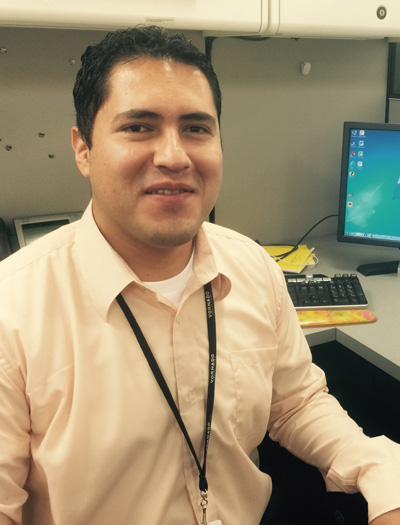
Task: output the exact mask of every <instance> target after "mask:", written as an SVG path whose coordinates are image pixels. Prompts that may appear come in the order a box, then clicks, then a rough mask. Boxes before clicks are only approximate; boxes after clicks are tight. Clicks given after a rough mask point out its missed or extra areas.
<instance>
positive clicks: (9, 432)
mask: <svg viewBox="0 0 400 525" xmlns="http://www.w3.org/2000/svg"><path fill="white" fill-rule="evenodd" d="M6 345H7V342H6V337H5V334H4V332H3V331H2V329H1V327H0V525H9V524H14V523H16V524H20V523H22V505H23V504H24V503H25V501H26V499H27V496H28V495H27V492H26V491H25V490H24V488H23V487H24V485H25V482H26V479H27V476H28V469H29V454H30V417H29V405H28V402H27V399H26V396H25V381H24V377H23V376H24V374H23V371H22V370H21V366H20V364H19V363H18V360H17V358H16V357H14V358H10V357H11V356H10V354H8V353H6V348H5V347H6Z"/></svg>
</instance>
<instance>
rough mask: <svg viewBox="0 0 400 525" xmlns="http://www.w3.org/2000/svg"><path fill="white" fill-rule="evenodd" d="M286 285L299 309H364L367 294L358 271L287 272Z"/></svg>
mask: <svg viewBox="0 0 400 525" xmlns="http://www.w3.org/2000/svg"><path fill="white" fill-rule="evenodd" d="M285 278H286V285H287V289H288V292H289V295H290V297H291V298H292V301H293V304H294V306H295V307H296V309H298V310H305V309H309V310H315V309H317V308H319V309H324V308H326V309H330V308H338V309H348V308H353V309H356V308H358V309H363V308H365V307H366V306H368V301H367V298H366V297H365V294H364V291H363V289H362V286H361V284H360V281H359V279H358V277H357V275H355V274H351V275H349V274H346V273H344V274H336V275H335V276H334V277H326V276H325V275H321V274H315V275H286V276H285Z"/></svg>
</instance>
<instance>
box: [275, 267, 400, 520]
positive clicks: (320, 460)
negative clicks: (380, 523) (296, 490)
mask: <svg viewBox="0 0 400 525" xmlns="http://www.w3.org/2000/svg"><path fill="white" fill-rule="evenodd" d="M280 279H281V282H282V295H281V298H282V301H281V303H280V308H279V309H278V310H279V311H278V315H277V337H278V351H277V360H276V366H275V371H274V377H273V401H272V407H271V418H270V423H269V431H270V437H271V439H273V440H276V441H278V442H279V443H280V444H281V445H282V446H283V447H285V448H286V449H287V450H289V451H290V452H291V453H292V454H294V455H295V456H297V457H299V458H300V459H302V460H303V461H305V462H307V463H310V464H312V465H314V466H316V467H318V468H319V469H320V471H321V473H322V475H323V476H324V478H325V482H326V486H327V489H328V490H329V491H343V492H347V493H354V492H361V493H362V494H363V496H364V497H365V499H366V500H367V502H368V514H369V520H370V521H372V520H373V519H374V518H376V517H377V516H380V515H381V514H383V513H385V512H388V511H390V510H393V509H395V508H399V507H400V445H398V444H397V443H394V442H393V441H391V440H389V439H388V438H386V437H384V436H381V437H377V438H369V437H367V436H366V435H365V434H364V433H363V432H362V429H361V428H360V427H359V426H358V425H357V424H356V423H355V422H354V421H353V420H352V419H351V418H350V417H349V416H348V414H347V412H345V411H344V410H343V409H342V407H341V406H340V404H339V403H338V402H337V400H336V399H335V398H334V397H333V396H331V395H330V394H329V393H328V389H327V386H326V379H325V374H324V373H323V371H322V370H321V369H319V368H318V367H316V366H315V365H314V364H312V362H311V352H310V349H309V347H308V344H307V342H306V339H305V337H304V335H303V333H302V329H301V328H300V325H299V322H298V318H297V314H296V311H295V309H294V308H293V305H292V302H291V300H290V297H289V296H288V294H287V293H286V285H285V283H284V279H283V277H280Z"/></svg>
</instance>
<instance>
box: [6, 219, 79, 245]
mask: <svg viewBox="0 0 400 525" xmlns="http://www.w3.org/2000/svg"><path fill="white" fill-rule="evenodd" d="M81 217H82V212H65V213H53V214H50V215H37V216H33V217H19V218H17V219H14V227H15V232H16V234H17V239H18V244H19V247H20V248H23V247H25V246H28V245H27V244H26V242H25V235H24V225H26V224H40V223H45V222H58V221H61V220H67V221H68V224H69V223H71V222H75V221H77V220H79V219H80V218H81ZM29 244H30V243H29Z"/></svg>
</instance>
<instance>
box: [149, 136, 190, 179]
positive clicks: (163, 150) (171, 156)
mask: <svg viewBox="0 0 400 525" xmlns="http://www.w3.org/2000/svg"><path fill="white" fill-rule="evenodd" d="M153 162H154V165H155V166H157V167H158V168H167V169H168V170H170V171H181V170H184V169H186V168H188V167H189V166H190V165H191V163H192V161H191V160H190V157H189V156H188V154H187V151H186V148H185V144H184V139H183V138H182V137H181V136H180V133H179V131H178V130H173V129H169V130H166V131H165V132H163V133H162V135H161V136H160V137H159V139H158V140H157V143H156V147H155V151H154V160H153Z"/></svg>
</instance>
